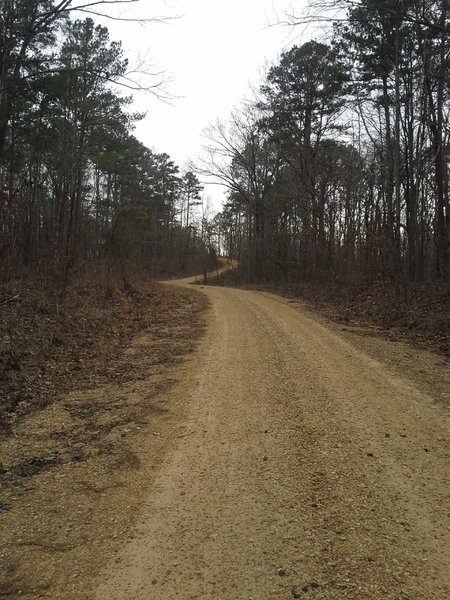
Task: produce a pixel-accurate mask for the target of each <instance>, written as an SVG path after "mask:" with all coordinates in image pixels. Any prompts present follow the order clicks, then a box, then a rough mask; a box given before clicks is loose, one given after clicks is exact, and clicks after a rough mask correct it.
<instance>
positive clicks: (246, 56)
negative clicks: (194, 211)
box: [106, 0, 306, 209]
mask: <svg viewBox="0 0 450 600" xmlns="http://www.w3.org/2000/svg"><path fill="white" fill-rule="evenodd" d="M305 4H306V0H293V1H289V0H171V1H167V2H164V1H163V0H152V1H149V0H140V1H139V2H137V3H136V4H133V5H131V6H132V8H131V9H127V10H125V9H124V8H122V9H121V11H122V16H124V17H131V16H137V17H139V18H152V17H155V16H161V15H168V16H174V15H178V16H179V18H177V19H175V20H172V21H170V22H168V23H167V24H159V25H158V24H149V25H147V26H145V27H144V26H140V25H138V24H135V23H124V22H117V21H111V20H109V21H107V22H106V25H107V26H108V28H109V30H110V32H111V38H112V39H114V40H119V39H120V40H122V43H123V48H124V51H125V53H126V55H127V57H128V58H129V60H130V61H131V63H136V62H137V61H139V59H143V58H145V57H146V59H147V61H149V62H151V64H152V67H151V68H152V69H153V70H154V71H164V72H165V75H166V77H167V78H170V82H168V83H167V84H166V86H165V87H166V89H167V90H168V91H169V92H170V93H171V94H172V95H173V96H174V97H175V98H174V99H173V100H172V101H171V103H170V104H166V103H164V102H162V101H161V100H158V99H157V98H156V97H154V96H149V95H148V94H144V93H139V92H134V93H133V95H134V97H135V103H134V108H135V109H136V110H138V111H145V112H147V116H146V117H145V119H144V120H143V121H141V122H140V123H138V125H137V127H136V131H135V135H136V136H137V137H138V138H139V139H140V140H141V141H142V142H143V143H144V144H145V145H146V146H148V147H150V148H152V149H154V150H156V151H158V152H167V153H168V154H169V155H170V156H171V157H172V158H173V160H174V161H175V162H176V163H177V164H178V165H179V166H180V167H181V168H183V167H184V166H185V165H186V164H187V161H188V160H189V159H192V160H194V161H195V159H196V158H197V157H198V156H199V155H200V154H201V146H202V143H204V142H203V140H202V131H203V130H204V129H205V128H206V127H208V126H209V125H210V124H211V123H214V122H215V121H216V120H217V119H218V118H219V119H222V120H224V119H226V118H227V117H228V116H229V114H230V112H231V111H232V110H233V108H234V107H237V106H239V104H240V101H241V100H242V99H243V98H244V97H246V96H247V97H248V96H250V91H249V90H250V85H251V84H252V85H255V86H258V83H259V82H260V81H261V74H262V73H263V72H264V69H265V65H267V63H269V64H271V63H273V62H274V61H275V60H276V59H277V57H279V55H280V53H281V52H282V51H283V50H285V49H286V48H287V47H289V46H290V45H291V44H292V43H293V42H294V41H295V42H296V43H301V42H303V41H306V37H303V38H300V39H299V37H298V36H301V35H302V34H303V35H306V34H304V32H301V31H299V30H297V31H295V32H293V31H292V30H291V29H290V28H287V27H282V26H278V27H271V26H270V24H273V23H275V22H276V20H277V15H278V16H279V18H283V17H284V14H285V12H286V11H292V6H293V7H294V8H295V10H296V11H297V12H300V11H301V10H302V7H303V6H305ZM155 81H156V79H155ZM205 194H206V195H209V196H211V198H212V200H213V204H214V207H215V208H217V209H218V208H219V206H220V201H221V200H222V199H223V198H224V196H223V190H222V189H221V188H218V187H217V186H207V187H206V188H205Z"/></svg>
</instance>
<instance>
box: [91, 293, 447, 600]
mask: <svg viewBox="0 0 450 600" xmlns="http://www.w3.org/2000/svg"><path fill="white" fill-rule="evenodd" d="M204 292H205V293H206V294H207V296H208V298H209V300H210V302H211V309H210V313H209V327H208V332H207V335H206V337H205V339H204V341H203V342H202V344H201V346H200V349H199V351H198V353H197V355H196V360H195V361H192V362H191V364H190V365H188V366H185V367H184V368H183V370H184V380H183V384H182V385H179V386H177V387H176V388H175V389H173V390H172V391H170V392H169V395H170V400H173V401H177V402H179V401H180V399H183V400H184V401H185V402H186V404H187V406H189V416H188V418H187V420H186V422H185V423H183V425H182V426H181V427H180V431H179V438H178V439H179V443H178V444H177V445H176V448H175V449H174V450H173V451H172V452H171V453H170V454H169V455H168V456H167V458H166V460H165V462H164V463H163V465H162V467H161V469H160V471H159V472H158V474H157V475H156V477H155V483H154V486H153V488H152V491H151V493H150V494H149V496H148V498H147V500H146V502H145V505H144V508H143V510H142V513H141V515H140V519H139V525H138V527H137V528H136V530H135V532H134V536H133V538H132V539H131V540H130V541H129V542H127V544H126V545H125V546H124V547H122V548H120V549H119V552H118V555H117V559H116V560H115V561H114V563H112V564H110V565H109V566H108V567H107V569H106V570H105V571H104V572H103V573H101V574H100V576H99V582H98V587H97V589H96V590H95V593H94V597H95V598H96V599H97V600H107V599H108V600H109V599H110V598H114V599H117V600H121V599H125V598H127V599H132V600H140V599H146V600H148V599H152V600H153V599H154V600H168V599H171V600H172V599H181V600H184V599H188V598H198V599H204V600H207V599H211V600H212V599H214V600H219V599H221V600H240V599H246V600H249V599H253V600H278V599H280V600H281V599H289V598H302V597H305V598H306V597H314V598H338V599H341V598H354V599H357V598H358V599H361V598H364V599H366V598H368V599H370V598H373V599H377V598H384V599H386V598H388V599H392V600H394V599H396V600H398V599H402V598H404V599H407V598H409V599H411V600H412V599H414V600H421V599H423V600H429V599H432V598H433V599H434V598H436V599H440V598H442V599H445V598H447V597H449V595H450V587H449V576H448V572H449V569H448V567H449V529H448V506H449V504H448V491H449V485H448V483H449V482H448V414H447V412H446V411H445V409H444V408H443V407H442V406H438V405H437V404H436V403H435V402H434V401H433V399H432V398H431V397H430V396H428V395H426V394H424V393H423V392H421V391H419V389H418V388H416V387H415V385H414V384H413V383H411V381H406V380H405V379H404V378H401V377H400V376H399V375H397V374H395V373H394V372H393V370H392V369H391V368H390V366H389V364H386V363H388V361H389V356H386V359H385V360H383V361H376V360H374V359H373V358H370V357H369V356H367V355H366V354H364V353H363V352H361V351H359V350H358V349H356V348H355V347H354V346H353V345H352V344H351V343H349V342H348V341H346V340H344V339H343V338H342V337H340V336H339V335H337V334H336V333H334V332H333V331H332V330H331V329H330V328H328V327H326V326H324V325H323V324H322V323H321V322H319V321H318V320H317V319H316V318H314V317H312V316H311V315H310V314H308V313H306V312H305V311H303V310H298V309H296V308H293V307H292V306H290V305H289V303H288V302H286V301H284V300H281V299H279V298H277V297H275V296H271V295H268V294H261V293H257V292H248V291H242V290H232V289H227V288H205V289H204Z"/></svg>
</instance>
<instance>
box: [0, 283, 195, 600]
mask: <svg viewBox="0 0 450 600" xmlns="http://www.w3.org/2000/svg"><path fill="white" fill-rule="evenodd" d="M15 295H17V298H14V296H15ZM5 299H6V300H8V299H11V300H10V301H8V302H5V303H4V304H3V305H2V306H1V307H0V310H1V311H2V319H1V325H0V341H1V346H0V361H1V370H0V378H1V390H2V391H1V399H0V422H1V424H2V427H1V432H0V598H16V597H29V598H40V597H45V598H52V599H53V598H58V597H60V595H61V594H62V593H63V590H64V593H65V592H70V590H72V589H73V588H76V589H77V590H78V592H77V593H81V596H80V595H78V596H77V595H76V594H75V597H77V598H82V597H84V596H83V592H80V591H79V590H80V589H81V590H82V589H83V586H85V585H87V582H88V581H89V580H90V578H91V577H92V576H93V574H94V573H95V572H96V570H97V569H98V568H99V565H101V564H103V562H104V560H105V557H107V556H109V555H110V554H109V553H111V552H112V551H113V548H114V545H115V544H116V543H118V540H120V539H121V537H122V536H124V535H126V532H127V531H128V530H129V526H130V522H131V521H132V519H133V515H134V514H135V512H136V510H137V507H138V506H139V505H140V501H141V499H142V496H143V494H144V490H145V489H146V486H147V484H148V473H149V470H150V471H151V470H153V469H154V468H156V464H157V463H158V461H159V460H160V457H161V455H162V454H164V452H165V448H166V445H167V443H168V439H169V438H170V435H168V432H170V431H171V429H172V428H173V427H174V426H175V423H177V422H178V419H179V418H181V417H180V415H181V414H182V412H183V409H184V407H183V406H182V405H180V406H172V405H170V406H169V405H168V404H167V402H166V401H165V399H164V393H165V392H166V391H167V390H168V389H170V387H171V386H172V385H174V383H175V382H176V380H177V378H178V377H179V374H178V373H176V372H175V370H174V369H175V367H176V366H177V365H178V364H179V362H180V360H183V359H184V358H186V357H188V356H190V355H191V353H192V351H193V350H194V348H195V345H196V343H197V341H198V339H199V338H200V337H201V335H202V333H203V328H204V321H203V313H204V310H205V309H206V306H207V302H206V299H205V298H204V296H201V295H200V294H198V293H195V292H193V291H190V290H187V289H186V290H180V289H171V288H167V287H166V286H161V285H159V284H157V283H156V282H154V281H151V280H149V279H148V278H147V277H146V276H145V275H144V274H135V275H134V276H133V277H132V276H128V277H127V278H125V279H123V278H121V279H120V280H115V281H114V280H112V281H110V282H109V284H108V286H105V285H104V284H103V283H102V282H100V281H94V280H92V279H91V280H88V281H87V280H84V281H82V282H79V283H78V284H76V285H74V286H73V287H72V289H70V290H69V291H68V293H67V295H66V297H65V298H64V299H62V298H61V297H60V296H57V295H55V296H52V295H51V294H47V295H43V294H42V291H41V290H39V289H38V288H37V287H36V286H31V285H30V286H28V287H27V286H23V285H22V286H21V289H20V294H14V295H13V294H11V292H10V293H9V294H8V295H6V296H5ZM143 437H144V438H145V439H146V440H147V442H146V450H145V452H146V455H145V461H144V462H143V463H142V460H141V459H142V456H141V455H140V454H139V448H140V443H139V440H141V439H142V438H143ZM148 440H150V441H151V443H150V444H149V441H148ZM80 581H81V582H83V583H82V584H81V587H80V584H79V582H80Z"/></svg>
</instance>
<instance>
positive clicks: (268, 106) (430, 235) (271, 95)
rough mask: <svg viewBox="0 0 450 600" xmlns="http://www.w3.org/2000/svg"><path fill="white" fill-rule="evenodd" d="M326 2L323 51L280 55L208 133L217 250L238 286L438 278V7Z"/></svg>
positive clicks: (444, 206) (445, 61)
mask: <svg viewBox="0 0 450 600" xmlns="http://www.w3.org/2000/svg"><path fill="white" fill-rule="evenodd" d="M324 4H326V3H324ZM334 5H335V6H338V5H339V6H340V7H341V8H343V7H345V8H346V16H345V19H344V20H343V21H342V22H340V23H336V24H335V25H334V28H333V35H332V38H331V40H330V42H329V43H322V42H319V41H309V42H307V43H305V44H303V45H300V46H294V47H292V48H291V49H290V50H288V51H286V52H284V53H283V54H282V56H281V59H280V61H279V62H278V64H275V65H273V66H272V67H271V68H270V69H269V71H268V73H267V77H266V80H265V82H264V83H263V85H262V86H261V88H260V90H259V97H258V99H257V100H256V101H255V102H253V103H252V104H251V105H246V106H245V107H243V108H242V110H241V111H239V112H237V113H235V114H234V115H233V117H232V119H231V121H230V123H229V124H227V125H221V124H218V125H216V126H215V127H213V128H212V129H211V131H210V132H209V138H210V143H209V148H208V151H209V156H208V159H207V160H206V161H205V164H204V171H205V172H206V173H209V174H212V175H215V176H216V177H218V178H219V179H221V180H222V181H223V182H225V183H226V184H227V185H228V187H229V189H230V195H229V201H228V203H227V205H226V207H225V209H224V210H223V212H222V214H221V216H220V224H221V230H222V240H223V243H224V245H225V246H226V251H227V253H229V254H230V255H231V256H234V257H237V258H239V260H240V261H241V265H242V270H243V272H244V273H245V276H246V277H247V279H249V280H267V281H280V280H281V281H289V282H294V281H313V280H314V281H323V280H325V281H330V278H333V277H335V278H337V279H338V280H340V281H347V282H349V283H351V282H355V281H361V282H369V283H370V282H373V281H374V280H379V279H382V280H386V281H389V280H391V281H399V280H401V281H406V282H417V281H424V280H427V281H428V280H436V281H437V280H444V281H448V279H449V273H450V249H449V242H450V206H449V180H448V175H449V174H448V159H449V149H450V146H449V135H450V123H449V94H450V86H449V83H450V79H449V73H450V70H449V67H450V61H449V59H450V25H449V5H448V2H447V1H446V0H429V1H428V2H422V0H420V1H418V0H400V1H398V0H359V1H358V2H357V3H355V2H346V1H342V2H337V3H334Z"/></svg>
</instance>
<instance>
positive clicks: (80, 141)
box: [0, 0, 210, 292]
mask: <svg viewBox="0 0 450 600" xmlns="http://www.w3.org/2000/svg"><path fill="white" fill-rule="evenodd" d="M101 4H105V3H104V2H90V3H87V4H86V5H85V7H84V8H85V9H87V8H88V7H89V6H91V7H97V8H98V5H101ZM106 4H108V3H106ZM115 4H121V3H120V2H116V3H115ZM77 6H80V3H74V2H71V1H65V2H59V3H58V2H51V1H49V0H41V1H33V2H30V1H28V0H21V1H18V2H16V1H9V0H6V1H4V2H2V5H1V9H0V28H1V31H2V36H1V41H0V282H1V284H2V285H3V286H6V287H7V286H8V285H10V284H11V283H17V281H27V280H30V279H31V280H33V281H39V282H40V284H42V285H44V286H47V287H48V286H50V287H51V288H52V287H56V288H57V289H58V291H60V292H64V290H65V289H66V288H67V285H68V284H69V283H70V281H71V279H73V278H76V277H78V276H79V275H80V272H82V271H83V270H86V269H88V268H89V267H90V266H92V265H99V264H102V265H103V268H104V269H109V268H110V267H111V266H112V265H116V266H117V265H124V264H128V265H130V264H131V265H138V266H141V265H145V267H146V268H147V269H148V270H150V271H151V272H152V274H156V273H159V271H160V270H162V271H167V270H169V272H170V269H172V268H175V270H181V269H183V268H186V265H187V264H189V261H190V260H192V259H193V257H197V258H199V257H200V258H201V257H204V256H205V252H207V246H208V236H209V235H210V233H209V231H208V228H207V227H206V223H205V221H204V220H203V227H202V217H201V215H198V214H197V215H196V217H197V218H196V220H195V219H194V211H196V210H197V209H196V208H195V207H198V206H199V204H200V194H201V191H202V186H201V184H200V182H199V180H198V178H197V176H196V175H195V174H194V173H193V172H191V171H189V170H186V171H185V172H181V171H180V168H179V167H178V166H177V165H176V164H175V163H174V162H173V160H172V159H171V158H170V156H169V155H168V154H166V153H164V152H161V153H159V152H154V151H152V150H150V149H149V148H146V147H145V146H144V145H143V144H142V143H141V142H140V141H139V140H138V139H137V138H136V137H135V136H134V135H133V127H134V124H135V123H136V122H137V121H138V120H139V119H141V118H143V117H144V115H142V114H136V113H133V112H132V107H131V103H132V96H131V95H130V93H131V91H132V90H135V89H138V90H139V89H140V88H139V84H138V83H137V82H136V80H135V79H133V75H132V74H130V71H131V72H132V68H131V67H130V66H129V65H128V61H127V59H126V58H125V57H124V53H123V50H122V47H121V43H120V42H116V41H111V40H110V37H109V33H108V29H107V28H106V27H104V26H101V25H98V24H95V22H94V20H93V19H92V18H91V16H87V18H81V19H80V18H75V17H71V15H72V12H71V11H72V10H73V9H74V8H76V7H77ZM82 12H83V10H81V11H80V10H77V11H76V15H78V16H79V15H80V13H82ZM88 12H89V13H90V11H88ZM83 16H84V15H83ZM141 91H142V90H141ZM143 91H150V92H154V93H157V91H158V90H157V89H156V90H153V89H150V90H143ZM197 213H198V210H197ZM194 220H195V223H194Z"/></svg>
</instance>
